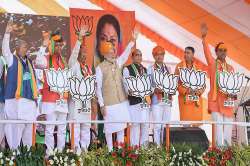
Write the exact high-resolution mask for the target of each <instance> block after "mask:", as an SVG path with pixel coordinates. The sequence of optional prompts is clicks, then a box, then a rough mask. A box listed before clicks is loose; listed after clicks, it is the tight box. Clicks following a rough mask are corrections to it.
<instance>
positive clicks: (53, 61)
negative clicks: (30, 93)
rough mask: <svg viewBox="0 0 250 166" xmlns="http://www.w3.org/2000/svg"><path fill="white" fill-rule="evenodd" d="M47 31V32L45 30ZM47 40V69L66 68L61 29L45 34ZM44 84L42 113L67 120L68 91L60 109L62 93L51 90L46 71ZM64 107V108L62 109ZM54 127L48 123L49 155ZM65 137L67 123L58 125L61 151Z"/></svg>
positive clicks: (47, 117)
mask: <svg viewBox="0 0 250 166" xmlns="http://www.w3.org/2000/svg"><path fill="white" fill-rule="evenodd" d="M44 33H47V32H44ZM44 38H46V40H49V41H48V42H47V43H46V44H47V46H48V48H49V55H48V56H47V61H46V64H47V66H46V69H48V70H49V69H52V68H53V69H55V70H58V69H59V68H60V69H65V68H66V67H67V63H66V60H65V59H64V57H63V56H62V48H63V45H64V43H63V38H62V35H61V33H60V31H58V30H56V31H55V32H53V33H52V34H51V35H44ZM44 76H45V78H44V80H45V82H44V85H43V89H42V90H41V94H42V114H45V115H46V120H47V121H57V120H58V121H66V118H67V111H68V104H67V99H68V93H64V94H63V100H64V101H65V102H64V103H63V105H62V106H60V109H59V108H58V106H57V104H56V102H57V101H58V100H60V95H59V94H58V93H57V92H53V91H51V90H50V87H49V85H48V83H47V78H46V74H45V72H44ZM62 109H63V110H62ZM54 129H55V125H46V129H45V144H46V146H47V151H46V153H47V155H49V154H50V153H52V151H53V149H54V145H55V143H54ZM65 137H66V125H65V124H62V125H58V126H57V148H58V150H59V151H62V150H63V148H64V146H65Z"/></svg>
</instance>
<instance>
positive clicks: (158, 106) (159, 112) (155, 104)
mask: <svg viewBox="0 0 250 166" xmlns="http://www.w3.org/2000/svg"><path fill="white" fill-rule="evenodd" d="M152 54H153V56H154V59H155V64H154V65H152V66H150V67H149V68H148V74H149V75H151V80H152V86H153V87H154V88H155V90H154V94H153V95H152V103H151V104H152V107H151V108H152V115H153V120H154V121H169V120H170V118H171V106H170V105H168V104H167V103H165V102H163V100H162V99H163V98H164V93H163V92H162V91H161V90H160V89H158V88H156V87H155V80H154V71H155V70H160V71H161V72H163V73H164V72H168V73H170V69H169V68H168V67H167V66H166V65H165V64H164V63H163V60H164V54H165V50H164V49H163V48H162V47H161V46H156V47H155V48H154V49H153V51H152ZM169 97H170V96H169ZM162 140H163V125H162V124H154V142H155V143H156V144H157V145H158V146H159V145H160V144H161V143H162Z"/></svg>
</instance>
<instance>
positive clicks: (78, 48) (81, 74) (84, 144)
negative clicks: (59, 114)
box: [69, 29, 92, 154]
mask: <svg viewBox="0 0 250 166" xmlns="http://www.w3.org/2000/svg"><path fill="white" fill-rule="evenodd" d="M84 34H85V30H84V29H81V31H80V34H79V37H78V40H77V41H76V44H75V47H74V48H73V50H72V53H71V56H70V58H69V67H70V69H71V71H72V73H73V76H75V77H76V78H77V79H79V80H81V79H82V78H86V77H88V76H90V75H92V72H91V68H90V67H89V66H88V65H87V64H86V63H85V62H86V49H85V47H86V46H85V45H84V44H83V43H82V40H83V35H84ZM76 88H79V87H76ZM82 107H83V103H82V102H81V101H78V100H74V99H72V96H71V98H70V100H69V119H70V120H83V121H90V120H91V113H92V110H91V100H89V101H87V103H86V108H89V111H84V110H81V109H82ZM90 127H91V124H90V123H84V124H79V123H78V124H74V140H75V150H76V153H77V154H80V153H81V149H82V150H83V151H85V150H87V149H88V146H89V144H90ZM71 134H72V133H71Z"/></svg>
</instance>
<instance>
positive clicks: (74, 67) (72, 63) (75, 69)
mask: <svg viewBox="0 0 250 166" xmlns="http://www.w3.org/2000/svg"><path fill="white" fill-rule="evenodd" d="M80 46H81V42H80V41H78V40H77V42H76V44H75V47H74V48H73V50H72V53H71V55H70V57H69V68H70V69H71V71H72V73H73V75H74V76H77V78H82V74H81V67H80V63H79V62H78V60H77V57H78V53H79V50H80Z"/></svg>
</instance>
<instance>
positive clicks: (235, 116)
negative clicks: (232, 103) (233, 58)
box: [234, 77, 250, 142]
mask: <svg viewBox="0 0 250 166" xmlns="http://www.w3.org/2000/svg"><path fill="white" fill-rule="evenodd" d="M245 78H246V79H247V82H246V85H245V87H244V89H243V92H242V95H241V99H240V102H239V104H238V106H237V109H236V110H235V112H234V119H235V121H236V118H237V113H238V110H239V107H240V106H242V103H243V99H244V98H245V95H246V94H247V93H246V89H247V85H248V82H249V80H250V78H249V77H245ZM247 92H248V90H247ZM245 93H246V94H245ZM243 111H244V109H243ZM245 114H246V113H245V112H244V115H245ZM245 120H246V118H245ZM235 132H236V133H235V136H236V138H235V139H236V140H237V136H238V131H237V126H236V128H235ZM236 142H237V141H236Z"/></svg>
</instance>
